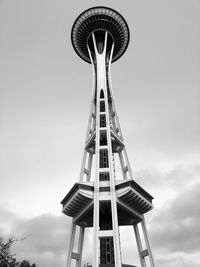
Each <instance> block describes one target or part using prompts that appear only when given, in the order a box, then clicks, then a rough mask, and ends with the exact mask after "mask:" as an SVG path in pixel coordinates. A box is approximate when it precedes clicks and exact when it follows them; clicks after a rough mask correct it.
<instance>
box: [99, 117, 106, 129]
mask: <svg viewBox="0 0 200 267" xmlns="http://www.w3.org/2000/svg"><path fill="white" fill-rule="evenodd" d="M100 127H106V115H100Z"/></svg>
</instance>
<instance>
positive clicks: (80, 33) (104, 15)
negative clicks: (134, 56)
mask: <svg viewBox="0 0 200 267" xmlns="http://www.w3.org/2000/svg"><path fill="white" fill-rule="evenodd" d="M101 30H103V31H107V32H108V34H109V35H110V37H111V38H112V40H113V42H114V51H113V57H112V62H114V61H116V60H118V59H119V58H120V57H121V56H122V55H123V54H124V52H125V51H126V49H127V47H128V44H129V39H130V34H129V28H128V25H127V23H126V21H125V19H124V18H123V17H122V16H121V15H120V14H119V13H118V12H117V11H115V10H113V9H112V8H108V7H104V6H97V7H93V8H89V9H87V10H86V11H84V12H83V13H81V14H80V15H79V16H78V18H77V19H76V20H75V22H74V24H73V27H72V31H71V40H72V45H73V47H74V50H75V51H76V53H77V54H78V55H79V56H80V57H81V58H82V59H83V60H85V61H86V62H88V63H91V60H90V56H89V53H88V49H87V44H88V40H89V37H90V36H91V33H92V32H94V31H101Z"/></svg>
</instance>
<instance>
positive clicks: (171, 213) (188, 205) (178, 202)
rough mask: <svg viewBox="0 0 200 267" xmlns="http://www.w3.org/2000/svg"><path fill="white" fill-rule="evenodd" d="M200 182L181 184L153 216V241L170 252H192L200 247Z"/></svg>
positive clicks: (158, 246)
mask: <svg viewBox="0 0 200 267" xmlns="http://www.w3.org/2000/svg"><path fill="white" fill-rule="evenodd" d="M199 196H200V183H198V184H195V185H193V186H190V187H186V188H184V189H183V190H182V191H181V193H179V194H178V195H177V196H176V197H175V199H174V200H173V201H172V202H171V203H170V204H169V206H168V207H167V206H165V208H163V209H162V210H161V209H160V211H159V214H157V215H156V216H155V217H154V219H153V220H152V222H151V224H152V227H151V235H152V240H153V243H154V245H155V246H156V247H157V248H159V249H164V250H165V251H170V252H184V253H194V252H197V251H199V247H200V235H199V233H200V206H199V200H200V197H199Z"/></svg>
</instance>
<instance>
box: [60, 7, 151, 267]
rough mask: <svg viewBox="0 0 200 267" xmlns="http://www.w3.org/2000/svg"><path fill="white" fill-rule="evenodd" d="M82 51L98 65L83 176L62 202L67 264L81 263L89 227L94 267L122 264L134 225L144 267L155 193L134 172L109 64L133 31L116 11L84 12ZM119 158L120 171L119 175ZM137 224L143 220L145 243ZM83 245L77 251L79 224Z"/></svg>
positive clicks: (79, 28) (75, 32) (77, 28)
mask: <svg viewBox="0 0 200 267" xmlns="http://www.w3.org/2000/svg"><path fill="white" fill-rule="evenodd" d="M71 38H72V44H73V47H74V49H75V51H76V52H77V54H78V55H79V56H80V57H81V58H82V59H84V60H85V61H86V62H89V63H91V64H92V67H93V95H92V102H91V111H90V116H89V124H88V130H87V136H86V142H85V149H84V155H83V162H82V167H81V172H80V180H79V182H78V183H76V184H75V185H74V186H73V188H72V189H71V190H70V192H69V193H68V194H67V195H66V197H65V198H64V199H63V200H62V202H61V204H62V205H63V213H64V214H66V215H68V216H71V217H72V226H71V232H70V241H69V252H68V258H67V267H70V266H71V260H72V259H74V260H76V266H77V267H80V266H81V259H82V251H83V244H84V232H85V228H86V227H93V249H94V250H93V254H92V255H93V263H92V264H93V267H98V266H99V265H100V266H104V264H106V266H108V265H109V264H110V266H113V264H114V266H117V267H121V266H122V259H121V249H120V235H119V226H122V225H123V226H125V225H132V226H133V229H134V233H135V237H136V241H137V247H138V252H139V257H140V262H141V267H146V263H145V258H146V257H149V261H150V265H151V267H154V266H155V264H154V259H153V255H152V251H151V246H150V242H149V238H148V234H147V227H146V223H145V219H144V213H146V212H148V211H149V210H151V209H152V208H153V205H152V199H153V197H152V196H151V195H150V194H149V193H147V192H146V191H145V190H144V189H143V188H142V187H140V186H139V185H138V184H137V183H136V182H135V181H134V180H133V176H132V171H131V168H130V164H129V160H128V156H127V152H126V147H125V144H124V139H123V136H122V131H121V128H120V124H119V119H118V116H117V109H116V106H115V101H114V95H113V90H112V85H111V74H110V67H111V63H112V62H113V61H116V60H117V59H118V58H119V57H120V56H122V54H123V53H124V52H125V50H126V48H127V46H128V43H129V29H128V25H127V23H126V21H125V20H124V18H123V17H122V16H121V15H120V14H119V13H118V12H116V11H114V10H113V9H110V8H107V7H94V8H90V9H88V10H86V11H84V12H83V13H82V14H81V15H80V16H79V17H78V18H77V19H76V21H75V23H74V25H73V27H72V35H71ZM116 155H118V156H119V162H120V165H121V174H120V175H119V174H117V173H116V168H115V157H116ZM138 224H141V226H142V227H141V229H142V231H143V236H144V240H145V244H146V247H145V248H143V247H142V241H141V236H140V232H139V229H138ZM77 227H78V228H79V240H78V249H77V251H74V240H75V233H76V228H77Z"/></svg>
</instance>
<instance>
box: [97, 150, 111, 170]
mask: <svg viewBox="0 0 200 267" xmlns="http://www.w3.org/2000/svg"><path fill="white" fill-rule="evenodd" d="M99 165H100V168H108V167H109V165H108V150H107V149H102V150H100V158H99Z"/></svg>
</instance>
